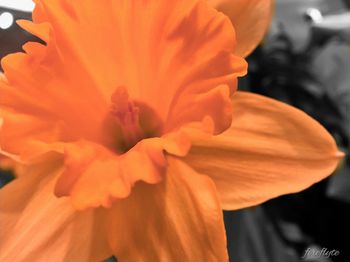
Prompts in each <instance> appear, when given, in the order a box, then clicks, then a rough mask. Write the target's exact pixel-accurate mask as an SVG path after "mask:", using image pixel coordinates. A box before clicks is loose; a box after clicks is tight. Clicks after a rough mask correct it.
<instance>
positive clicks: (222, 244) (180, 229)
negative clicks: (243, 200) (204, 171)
mask: <svg viewBox="0 0 350 262" xmlns="http://www.w3.org/2000/svg"><path fill="white" fill-rule="evenodd" d="M168 162H169V166H168V173H167V174H166V176H165V178H164V180H163V182H162V183H160V184H157V185H151V186H150V185H146V184H144V183H140V184H138V185H137V186H136V187H135V189H134V190H133V192H132V194H131V195H130V197H129V198H127V199H125V200H121V201H117V202H116V203H115V205H114V206H113V208H112V212H111V213H110V214H109V220H108V224H107V226H108V228H109V231H108V232H109V239H110V244H111V246H112V248H113V250H114V252H115V255H116V257H117V258H118V260H120V261H121V262H123V261H228V257H227V251H226V239H225V231H224V225H223V218H222V211H221V207H220V204H219V201H218V199H217V196H216V190H215V186H214V184H213V182H212V181H211V180H210V179H209V178H208V177H206V176H202V175H200V174H197V173H196V172H195V171H193V170H192V169H191V168H189V167H188V166H187V165H186V164H184V163H182V162H181V161H180V160H177V159H174V158H168Z"/></svg>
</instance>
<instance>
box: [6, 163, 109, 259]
mask: <svg viewBox="0 0 350 262" xmlns="http://www.w3.org/2000/svg"><path fill="white" fill-rule="evenodd" d="M59 166H60V163H58V162H56V163H52V162H50V163H47V164H44V165H38V166H35V167H30V168H28V169H27V171H26V173H27V174H25V175H22V176H20V177H19V178H17V179H16V180H14V181H13V182H10V184H8V185H6V186H5V187H4V188H2V189H1V190H0V198H1V202H0V224H1V234H0V260H1V261H38V262H41V261H42V262H44V261H48V260H52V259H53V260H54V261H101V260H103V259H106V258H108V257H109V256H110V255H111V254H112V253H111V251H110V250H109V248H108V245H107V243H106V239H105V234H106V232H105V231H104V228H103V227H102V224H103V223H102V221H101V219H102V217H101V216H100V213H99V212H100V211H99V210H89V211H84V212H76V211H75V210H74V209H73V207H72V206H71V205H70V202H69V201H68V200H67V199H64V198H60V199H58V198H56V197H55V196H54V195H53V188H54V185H55V182H56V179H57V174H58V173H59V172H60V168H59Z"/></svg>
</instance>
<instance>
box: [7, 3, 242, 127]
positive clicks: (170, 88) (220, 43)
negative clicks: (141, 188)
mask: <svg viewBox="0 0 350 262" xmlns="http://www.w3.org/2000/svg"><path fill="white" fill-rule="evenodd" d="M33 20H34V23H31V22H25V21H20V22H19V24H20V25H21V26H22V27H23V28H25V29H26V30H28V31H29V32H31V33H32V34H35V35H36V36H38V37H40V38H42V39H43V40H44V41H45V42H47V46H43V45H40V44H36V45H35V46H34V45H33V44H31V45H29V46H28V45H27V46H26V48H25V49H26V52H27V54H23V53H20V54H14V55H10V56H8V57H6V58H5V59H4V60H3V62H2V63H3V67H4V69H5V74H6V76H7V78H8V80H9V84H10V85H14V86H16V88H17V90H20V92H21V95H22V96H23V95H26V96H28V97H26V100H25V101H24V99H20V97H22V96H20V94H16V96H14V95H13V92H12V93H11V94H12V95H13V99H12V102H10V101H9V100H7V104H10V106H11V107H12V108H16V110H17V111H20V112H25V113H29V112H28V110H30V112H33V110H34V109H36V111H38V110H39V109H38V107H39V106H38V105H37V104H35V103H33V101H32V100H33V97H35V100H36V101H37V100H40V101H43V102H42V104H40V110H39V111H45V110H46V111H47V112H49V113H50V115H51V117H52V118H53V116H54V117H59V118H60V119H63V120H64V121H65V122H67V125H68V126H71V127H72V129H75V130H91V129H93V128H94V127H98V126H99V123H98V119H101V118H102V117H101V115H102V114H104V113H105V111H106V107H107V106H108V103H109V102H110V97H111V95H112V94H113V92H114V91H115V89H116V88H117V87H119V86H124V87H126V88H127V89H128V93H129V95H130V96H131V98H132V99H133V100H137V101H140V102H144V103H146V104H148V105H150V106H151V107H152V108H154V109H156V110H157V111H158V113H159V115H160V117H161V119H162V120H163V122H166V123H167V125H168V127H169V128H170V127H172V128H176V127H177V125H176V124H178V123H179V122H181V121H190V122H192V121H194V120H196V119H198V118H203V117H205V116H206V114H209V115H210V116H213V121H214V122H215V124H216V125H217V128H216V129H217V132H221V131H222V130H223V129H224V128H226V127H227V126H228V125H229V123H228V121H227V119H228V116H227V115H223V116H222V117H221V114H218V112H222V111H225V106H224V109H223V110H217V108H218V107H219V105H220V104H219V105H216V106H215V107H214V108H213V109H212V110H211V106H208V100H211V101H213V100H214V101H217V100H219V99H218V98H217V97H218V92H215V91H213V92H211V91H212V90H213V89H215V88H216V87H217V86H219V85H227V86H228V87H227V88H228V89H229V94H232V92H233V91H234V90H235V88H236V82H237V81H236V79H237V76H241V75H244V74H245V72H246V68H247V65H246V63H245V61H244V60H243V59H242V58H239V57H237V56H234V55H233V54H232V52H233V50H234V46H235V37H234V30H233V28H232V25H231V23H230V21H229V20H228V19H227V18H226V17H225V16H224V15H222V14H221V13H219V12H217V11H216V10H215V9H214V8H211V7H209V6H208V4H207V3H206V1H199V0H179V1H170V2H169V1H156V0H151V1H138V0H132V1H106V2H101V1H83V2H76V1H57V0H52V1H42V0H37V1H36V8H35V10H34V13H33ZM18 86H19V87H18ZM18 88H19V89H18ZM0 91H1V92H2V90H0ZM6 91H9V90H6ZM82 92H84V96H82V95H81V93H82ZM197 95H198V96H199V98H198V99H197V100H198V101H197V103H196V104H193V103H192V107H197V108H195V109H193V110H190V111H189V112H188V114H187V115H185V113H182V114H181V116H180V118H181V119H176V118H177V117H178V116H177V114H178V112H181V111H182V108H183V107H184V106H186V104H187V105H188V104H189V103H191V101H192V100H193V97H194V96H197ZM203 96H206V97H207V98H205V99H204V98H203ZM210 96H214V97H213V98H210ZM7 97H9V96H7ZM22 98H23V97H22ZM0 102H1V100H0ZM11 103H12V105H11ZM78 109H79V110H78ZM194 111H195V112H196V113H197V114H196V115H194V114H193V112H194ZM82 112H84V113H82ZM79 113H80V114H79ZM52 115H53V116H52ZM173 121H174V122H176V124H175V123H173ZM175 125H176V126H175ZM223 127H224V128H223Z"/></svg>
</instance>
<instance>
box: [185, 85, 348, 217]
mask: <svg viewBox="0 0 350 262" xmlns="http://www.w3.org/2000/svg"><path fill="white" fill-rule="evenodd" d="M233 111H234V114H233V123H232V126H231V128H230V129H229V130H227V131H226V132H224V133H223V134H221V135H219V136H215V137H212V138H211V139H201V140H198V139H197V140H196V139H194V142H193V143H194V144H193V147H192V149H191V151H190V153H189V154H188V155H187V156H186V157H185V161H186V162H187V163H188V164H189V165H191V166H192V167H194V168H195V169H196V170H198V171H199V172H201V173H203V174H207V175H209V176H210V177H211V178H212V179H213V180H214V182H215V183H216V186H217V188H218V192H219V195H220V198H221V202H222V205H223V207H224V209H228V210H231V209H238V208H243V207H247V206H252V205H257V204H259V203H262V202H264V201H266V200H268V199H270V198H274V197H277V196H279V195H282V194H287V193H293V192H298V191H300V190H303V189H305V188H307V187H309V186H310V185H312V184H313V183H316V182H318V181H320V180H321V179H323V178H325V177H326V176H328V175H330V174H331V173H332V172H333V171H334V169H335V168H336V166H337V163H338V161H339V159H340V158H341V155H342V154H341V153H338V150H337V146H336V144H335V142H334V140H333V138H332V137H331V136H330V135H329V134H328V132H327V131H326V130H325V129H324V128H323V127H322V126H321V125H320V124H319V123H317V122H316V121H315V120H313V119H312V118H310V117H309V116H307V115H306V114H305V113H303V112H301V111H299V110H298V109H295V108H293V107H291V106H288V105H286V104H283V103H280V102H277V101H275V100H272V99H269V98H266V97H263V96H259V95H255V94H250V93H245V92H237V93H236V94H235V95H234V96H233Z"/></svg>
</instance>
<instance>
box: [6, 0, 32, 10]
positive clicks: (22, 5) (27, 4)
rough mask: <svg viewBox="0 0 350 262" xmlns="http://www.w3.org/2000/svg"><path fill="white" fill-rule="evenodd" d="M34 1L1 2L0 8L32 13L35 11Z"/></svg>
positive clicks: (7, 0)
mask: <svg viewBox="0 0 350 262" xmlns="http://www.w3.org/2000/svg"><path fill="white" fill-rule="evenodd" d="M34 5H35V4H34V3H33V1H32V0H0V7H6V8H10V9H16V10H20V11H25V12H31V11H33V9H34Z"/></svg>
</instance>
